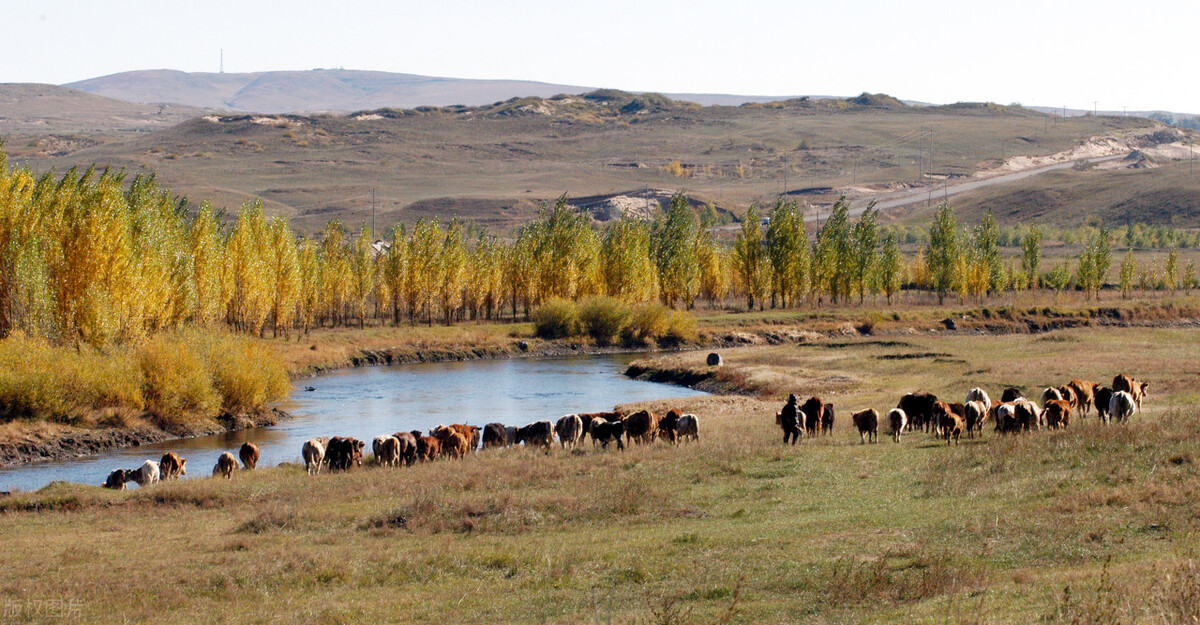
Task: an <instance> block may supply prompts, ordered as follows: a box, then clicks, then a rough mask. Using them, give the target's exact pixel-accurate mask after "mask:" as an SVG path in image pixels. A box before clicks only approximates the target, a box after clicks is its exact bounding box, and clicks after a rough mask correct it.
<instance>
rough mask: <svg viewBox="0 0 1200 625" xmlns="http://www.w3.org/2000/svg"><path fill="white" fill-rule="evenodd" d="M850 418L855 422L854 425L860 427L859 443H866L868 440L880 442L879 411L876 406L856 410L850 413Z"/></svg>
mask: <svg viewBox="0 0 1200 625" xmlns="http://www.w3.org/2000/svg"><path fill="white" fill-rule="evenodd" d="M850 420H851V421H853V422H854V427H856V428H858V441H859V444H861V445H865V444H866V443H867V441H868V440H870V441H871V442H872V443H878V442H879V412H877V411H876V410H875V409H874V408H867V409H866V410H860V411H858V412H855V413H853V414H851V415H850Z"/></svg>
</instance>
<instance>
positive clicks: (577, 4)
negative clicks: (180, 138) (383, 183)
mask: <svg viewBox="0 0 1200 625" xmlns="http://www.w3.org/2000/svg"><path fill="white" fill-rule="evenodd" d="M0 9H2V12H0V14H2V15H3V17H4V19H3V24H4V26H5V27H4V28H3V35H2V36H0V58H3V62H0V82H47V83H65V82H70V81H73V80H80V79H83V78H91V77H95V76H101V75H104V74H111V73H115V72H120V71H126V70H134V69H158V68H170V69H181V70H187V71H216V70H217V67H218V57H219V51H220V50H221V49H222V48H224V50H225V70H226V71H228V72H243V71H260V70H274V69H312V68H315V67H325V68H329V67H344V68H346V69H370V70H384V71H395V72H407V73H414V74H427V75H436V76H454V77H462V78H514V79H527V80H540V81H545V82H554V83H565V84H573V85H584V86H595V87H615V88H621V89H628V90H646V91H662V92H675V93H679V92H701V93H738V94H755V95H788V94H823V95H855V94H858V93H860V92H862V91H872V92H885V93H889V94H892V95H895V96H898V97H901V98H905V99H912V100H922V101H927V102H936V103H943V102H955V101H977V100H990V101H996V102H1001V103H1009V102H1021V103H1023V104H1035V105H1046V106H1061V105H1066V106H1068V107H1073V108H1091V107H1092V102H1093V101H1094V100H1095V101H1099V107H1100V108H1101V109H1109V110H1120V109H1121V107H1122V106H1128V107H1129V108H1130V109H1131V110H1132V109H1167V110H1175V111H1184V112H1193V113H1200V87H1198V86H1197V85H1198V83H1197V69H1200V67H1198V66H1200V64H1198V63H1197V62H1196V58H1197V52H1196V49H1197V43H1196V42H1197V37H1196V36H1195V29H1196V27H1197V26H1198V25H1200V1H1198V0H1141V1H1138V2H1133V1H1127V2H1115V1H1111V0H1089V1H1086V2H1085V1H1076V0H1040V1H1030V0H999V1H996V0H992V1H988V2H974V1H972V0H933V1H925V2H916V1H906V0H895V1H890V2H888V1H879V2H868V1H865V0H826V1H823V2H806V1H794V2H785V1H779V2H771V1H757V2H756V1H753V0H746V1H741V2H739V1H736V0H724V1H717V2H711V1H707V0H693V1H691V2H650V1H640V2H639V1H626V0H614V1H609V2H586V1H572V0H561V1H556V2H543V1H513V2H502V1H497V0H492V1H476V0H460V1H456V2H440V1H436V0H425V1H422V2H406V1H402V2H353V1H343V2H329V1H328V0H326V1H322V2H309V1H305V0H293V1H290V2H269V3H268V2H261V3H260V2H254V1H252V0H243V1H240V2H229V1H225V0H213V1H207V2H202V3H201V2H174V1H172V0H155V1H140V0H139V1H132V0H108V1H97V0H38V1H29V0H5V1H4V2H0Z"/></svg>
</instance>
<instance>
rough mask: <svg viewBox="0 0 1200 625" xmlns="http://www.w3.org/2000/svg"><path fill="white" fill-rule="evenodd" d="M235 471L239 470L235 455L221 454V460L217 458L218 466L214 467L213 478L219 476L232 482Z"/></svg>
mask: <svg viewBox="0 0 1200 625" xmlns="http://www.w3.org/2000/svg"><path fill="white" fill-rule="evenodd" d="M235 470H237V458H234V457H233V454H231V453H229V452H225V453H223V454H221V457H220V458H217V465H216V466H214V467H213V477H217V476H218V475H219V476H221V477H223V478H225V479H227V480H232V479H233V472H234V471H235Z"/></svg>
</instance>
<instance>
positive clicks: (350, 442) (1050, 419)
mask: <svg viewBox="0 0 1200 625" xmlns="http://www.w3.org/2000/svg"><path fill="white" fill-rule="evenodd" d="M1148 388H1149V383H1147V382H1141V381H1138V380H1135V379H1134V378H1132V377H1130V376H1128V375H1125V374H1119V375H1117V376H1116V377H1114V378H1113V381H1112V386H1111V387H1106V386H1101V385H1100V384H1097V383H1095V382H1089V381H1086V380H1071V381H1070V382H1068V383H1067V384H1064V385H1062V386H1051V387H1047V388H1046V389H1045V390H1044V391H1042V393H1041V396H1040V397H1039V399H1040V401H1041V406H1039V405H1038V404H1037V402H1035V401H1033V400H1032V399H1029V398H1027V397H1025V396H1024V394H1023V393H1022V391H1021V390H1020V389H1017V388H1012V387H1010V388H1006V389H1004V391H1003V392H1002V393H1001V396H1000V401H998V402H993V401H992V399H991V397H990V396H989V395H988V393H987V391H985V390H983V389H982V388H972V389H971V390H969V391H968V392H967V394H966V396H965V397H964V399H963V401H962V402H961V403H960V402H947V401H943V400H940V399H938V397H937V396H936V395H933V394H931V393H920V392H918V393H908V394H906V395H904V396H903V397H901V398H900V401H899V402H898V403H897V405H896V407H895V408H892V409H891V410H889V411H888V412H887V414H886V415H885V416H884V417H883V418H881V417H880V415H879V412H878V411H876V410H875V409H874V408H867V409H865V410H860V411H858V412H854V413H852V414H851V415H850V419H851V421H852V423H853V424H854V429H855V431H857V433H858V435H859V441H860V442H861V443H862V444H866V443H868V442H871V443H876V442H878V441H879V428H880V426H883V427H886V428H887V429H888V432H889V433H890V435H891V437H892V440H893V441H895V442H897V443H899V442H900V441H901V439H902V438H903V436H904V434H905V433H908V432H921V431H924V432H927V433H932V434H933V435H934V436H936V437H939V438H943V439H945V441H946V444H947V445H950V444H956V445H957V444H958V441H959V439H960V438H961V437H962V436H963V435H966V437H967V438H974V437H976V436H982V434H983V428H984V425H985V424H987V423H989V422H990V423H992V424H994V428H995V431H996V432H998V433H1000V434H1017V433H1021V432H1028V431H1031V430H1040V429H1042V428H1048V429H1058V428H1064V427H1067V426H1068V425H1070V423H1071V420H1072V418H1073V417H1075V416H1078V417H1080V418H1084V417H1086V416H1087V415H1088V413H1089V412H1091V410H1092V409H1093V407H1094V408H1095V411H1096V414H1097V416H1098V417H1099V419H1100V421H1101V422H1102V423H1104V424H1109V423H1111V422H1112V421H1114V420H1115V421H1116V422H1117V423H1124V422H1125V421H1126V420H1127V419H1129V417H1131V416H1132V415H1133V414H1134V413H1135V412H1140V411H1141V409H1142V401H1143V399H1144V398H1145V397H1146V392H1147V389H1148ZM835 419H836V415H835V413H834V407H833V404H832V403H828V402H825V401H823V400H822V399H821V398H820V397H810V398H808V399H807V400H806V401H805V402H804V403H800V400H799V398H798V397H796V395H795V394H792V395H790V396H789V397H788V400H787V403H786V404H785V405H784V407H783V409H782V410H780V411H779V412H778V413H777V414H776V415H775V423H776V424H777V425H779V427H780V428H781V429H782V430H783V442H784V444H792V445H795V444H797V443H799V442H801V441H802V440H803V439H805V438H812V437H816V436H819V435H831V434H832V433H833V426H834V421H835ZM588 436H590V437H591V439H592V445H593V446H596V445H599V446H600V447H601V448H602V449H607V448H608V447H609V445H613V444H615V445H616V447H617V449H619V450H623V449H625V446H626V443H627V442H631V443H638V444H650V443H653V442H654V441H656V440H663V441H666V442H669V443H671V444H677V443H679V442H681V441H698V440H699V439H700V423H699V418H698V417H697V416H696V415H694V414H684V413H683V412H682V411H680V410H678V409H671V410H668V411H667V412H666V414H663V415H659V414H657V413H654V412H651V411H648V410H639V411H637V412H630V413H626V412H623V411H620V410H614V411H612V412H596V413H584V414H569V415H566V416H563V417H562V418H560V419H558V421H557V422H550V421H536V422H534V423H530V424H528V425H525V426H522V427H515V426H510V425H504V424H502V423H488V424H486V425H484V426H483V427H482V428H480V427H478V426H475V425H467V424H462V423H454V424H451V425H439V426H437V427H435V428H433V429H432V430H429V432H428V433H422V432H421V431H420V430H413V431H411V432H396V433H394V434H390V435H381V436H377V437H375V438H374V440H372V441H371V453H372V454H373V456H374V462H375V464H377V465H379V466H382V467H400V466H411V465H413V464H415V463H417V462H433V461H435V460H439V459H443V458H448V459H462V458H463V457H465V456H467V455H468V454H471V453H473V452H475V451H478V450H489V449H497V448H505V447H513V446H516V445H522V444H523V445H525V446H527V447H541V448H544V449H546V450H547V451H549V450H550V449H551V448H552V447H553V445H554V441H555V438H556V437H557V439H558V443H559V445H561V447H562V448H563V449H567V448H572V449H574V448H575V447H577V446H578V445H580V444H581V443H583V442H584V441H585V440H586V438H587V437H588ZM365 450H366V442H365V441H361V440H358V439H356V438H352V437H346V436H333V437H327V436H322V437H317V438H312V439H309V440H307V441H305V442H304V445H303V446H302V448H301V450H300V451H301V454H300V455H301V457H302V458H303V459H304V465H305V469H306V470H307V472H308V474H309V475H316V474H319V473H321V471H322V469H328V470H330V471H348V470H350V469H352V468H353V467H356V466H361V465H362V462H363V453H364V452H365ZM260 455H261V454H260V450H259V448H258V446H257V445H255V444H254V443H250V442H247V443H243V444H242V446H241V448H240V449H238V455H237V456H234V455H233V453H232V452H228V451H226V452H224V453H222V454H221V456H220V457H219V458H218V459H217V463H216V466H214V467H213V471H212V475H213V477H214V478H215V477H222V478H225V479H233V475H234V473H235V472H236V471H237V470H238V468H239V460H240V466H241V470H245V471H250V470H254V468H255V467H257V466H258V460H259V458H260ZM185 475H187V459H185V458H181V457H180V456H179V455H178V454H176V453H175V452H173V451H168V452H167V453H165V454H163V456H162V459H160V460H157V461H155V460H147V461H145V462H144V463H143V464H142V465H141V466H140V467H138V468H136V469H116V470H114V471H112V472H111V473H110V474H109V475H108V479H107V480H106V481H105V483H104V486H105V487H106V488H112V489H117V490H124V488H125V485H126V484H127V483H129V482H134V483H136V484H138V485H139V486H148V485H150V484H154V483H156V482H159V481H161V480H173V479H178V478H179V477H181V476H185Z"/></svg>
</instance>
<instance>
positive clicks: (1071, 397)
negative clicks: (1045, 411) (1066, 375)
mask: <svg viewBox="0 0 1200 625" xmlns="http://www.w3.org/2000/svg"><path fill="white" fill-rule="evenodd" d="M1058 392H1059V394H1060V395H1062V400H1063V401H1065V402H1067V403H1068V404H1071V409H1072V410H1074V409H1076V408H1078V407H1079V396H1078V395H1076V394H1075V389H1073V388H1071V387H1070V386H1069V385H1067V384H1064V385H1062V386H1060V387H1058ZM1042 403H1043V404H1045V403H1046V402H1042Z"/></svg>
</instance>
